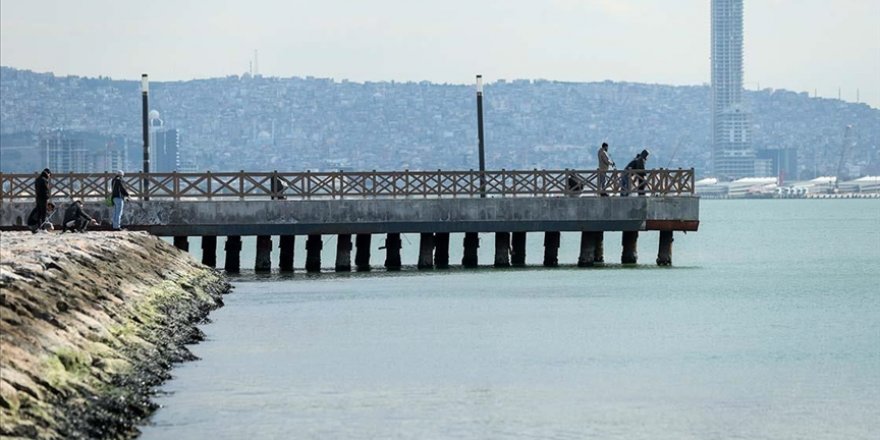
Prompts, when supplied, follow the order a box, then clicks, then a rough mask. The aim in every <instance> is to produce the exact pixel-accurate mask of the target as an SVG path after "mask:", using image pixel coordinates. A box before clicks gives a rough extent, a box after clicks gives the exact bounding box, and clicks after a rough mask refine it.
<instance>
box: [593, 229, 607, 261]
mask: <svg viewBox="0 0 880 440" xmlns="http://www.w3.org/2000/svg"><path fill="white" fill-rule="evenodd" d="M594 234H596V253H595V254H593V263H604V262H605V244H604V242H605V232H603V231H596V232H594Z"/></svg>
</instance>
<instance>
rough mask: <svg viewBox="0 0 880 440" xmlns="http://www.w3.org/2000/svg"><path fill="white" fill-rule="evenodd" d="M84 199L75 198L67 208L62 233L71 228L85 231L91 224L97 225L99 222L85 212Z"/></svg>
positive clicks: (74, 230) (76, 230) (62, 223)
mask: <svg viewBox="0 0 880 440" xmlns="http://www.w3.org/2000/svg"><path fill="white" fill-rule="evenodd" d="M82 204H83V203H82V201H81V200H74V201H73V203H71V204H70V206H68V207H67V209H65V210H64V220H62V222H61V233H62V234H63V233H65V232H67V230H68V229H69V230H71V231H73V232H85V231H86V229H88V227H89V225H97V224H98V222H97V221H96V220H95V219H93V218H92V217H91V216H89V215H88V214H86V213H85V212H83V210H82Z"/></svg>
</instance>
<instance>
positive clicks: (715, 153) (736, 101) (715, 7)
mask: <svg viewBox="0 0 880 440" xmlns="http://www.w3.org/2000/svg"><path fill="white" fill-rule="evenodd" d="M742 95H743V0H712V161H713V164H714V167H715V175H716V176H717V177H719V178H722V179H737V178H740V177H748V176H752V175H754V172H755V152H754V150H752V147H751V130H750V126H749V119H750V117H749V116H750V115H749V112H748V111H747V110H746V108H745V107H744V106H743V102H742Z"/></svg>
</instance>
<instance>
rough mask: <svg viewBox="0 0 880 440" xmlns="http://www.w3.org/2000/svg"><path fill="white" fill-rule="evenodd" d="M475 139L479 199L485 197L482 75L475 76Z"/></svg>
mask: <svg viewBox="0 0 880 440" xmlns="http://www.w3.org/2000/svg"><path fill="white" fill-rule="evenodd" d="M477 137H478V138H479V142H480V197H481V198H485V197H486V151H485V144H484V142H483V75H477Z"/></svg>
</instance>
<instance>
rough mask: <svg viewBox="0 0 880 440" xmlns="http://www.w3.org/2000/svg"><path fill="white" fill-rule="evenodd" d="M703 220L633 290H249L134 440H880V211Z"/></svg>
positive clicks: (568, 238) (469, 276) (368, 283)
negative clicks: (668, 261)
mask: <svg viewBox="0 0 880 440" xmlns="http://www.w3.org/2000/svg"><path fill="white" fill-rule="evenodd" d="M701 211H702V213H701V220H702V223H701V225H700V231H699V232H697V233H690V234H687V235H684V234H676V237H675V246H674V252H673V262H674V263H675V267H672V268H657V267H656V266H654V259H655V258H656V252H657V234H656V233H643V234H641V236H640V238H639V258H640V262H641V264H639V265H638V267H635V268H623V267H621V266H620V265H617V264H609V265H607V266H606V267H604V268H595V269H579V268H576V267H572V266H568V267H561V268H557V269H543V268H538V267H533V268H528V269H521V270H495V269H492V268H488V267H487V268H484V269H479V270H471V271H467V270H462V269H451V270H449V271H434V272H418V271H416V270H415V269H405V270H404V271H403V272H400V273H394V274H391V273H384V272H381V271H376V272H373V273H370V274H345V275H340V276H337V275H334V274H331V273H325V274H321V275H320V276H307V275H305V274H303V273H301V272H299V273H297V274H295V275H294V276H292V277H280V276H278V275H272V276H260V277H258V276H255V275H253V274H245V275H243V276H242V277H241V278H239V279H237V280H236V282H235V283H234V284H235V290H234V291H233V292H232V293H231V294H229V295H228V296H226V298H225V301H226V306H225V307H223V308H222V309H219V310H217V311H216V312H214V313H213V314H212V315H211V318H212V320H213V323H212V324H208V325H205V326H203V327H202V329H203V330H204V331H205V333H206V334H207V340H206V341H205V342H203V343H201V344H199V345H195V346H192V347H191V349H192V351H193V352H194V353H195V354H196V355H197V356H199V357H200V358H201V360H199V361H196V362H190V363H186V364H182V365H178V366H177V367H176V368H175V369H174V371H173V373H174V379H173V380H171V381H170V382H168V383H167V384H166V385H165V386H164V387H163V388H162V392H163V394H162V395H161V396H160V397H159V398H158V399H157V400H158V402H159V403H160V404H161V405H162V406H163V408H162V409H160V410H159V411H158V412H157V413H156V414H155V416H154V417H153V418H152V420H151V422H150V425H148V426H145V427H143V436H142V438H144V439H212V440H219V439H287V438H292V439H297V438H314V439H335V438H344V439H349V438H353V439H368V438H369V439H386V438H404V439H410V438H418V439H506V438H547V439H582V438H602V439H730V438H742V439H848V440H849V439H876V438H878V437H877V433H878V432H880V202H878V201H876V200H752V201H727V200H725V201H711V200H709V201H703V202H702V206H701ZM481 237H483V238H482V247H481V250H480V251H481V254H480V258H481V262H482V263H485V264H491V262H492V252H493V249H494V247H493V242H492V235H491V234H482V235H481ZM373 241H374V247H378V246H380V245H381V244H382V243H381V241H382V240H381V239H380V238H379V237H378V236H375V237H374V240H373ZM408 241H409V242H408ZM408 241H407V240H404V263H407V262H408V263H410V264H414V263H415V260H416V255H417V252H418V250H417V247H418V242H417V236H410V237H408ZM303 242H304V240H300V241H298V242H297V250H296V251H297V253H298V255H297V260H296V261H297V264H298V266H299V267H301V266H302V259H303V258H302V257H303V255H304V253H305V252H304V250H303V249H302V247H303V245H304V243H303ZM452 243H453V244H454V245H455V246H451V247H452V249H451V253H452V260H451V261H456V259H459V260H460V255H461V250H460V249H459V248H460V244H461V238H460V237H453V239H452ZM246 244H247V243H246ZM542 244H543V237H542V236H541V235H539V234H530V236H529V252H530V254H529V255H528V261H529V263H530V264H538V263H539V262H540V260H541V255H542V254H541V252H542V247H541V246H542ZM619 244H620V235H619V234H606V238H605V259H606V261H609V262H614V261H620V245H619ZM276 246H277V244H276ZM191 247H192V248H194V249H198V248H199V246H198V242H192V243H191ZM251 247H252V245H250V246H248V249H250V248H251ZM324 247H325V249H327V250H329V252H325V254H324V262H325V265H328V264H330V265H332V262H333V259H332V258H333V249H335V242H334V241H332V240H330V239H327V240H325V245H324ZM218 248H219V249H222V244H220V245H218ZM577 248H578V235H577V234H563V238H562V248H561V249H560V262H561V263H569V264H571V263H575V262H576V261H577ZM276 252H277V250H276ZM373 254H374V258H373V263H374V264H376V265H381V262H382V258H384V252H380V251H379V250H374V252H373ZM219 256H220V257H222V255H219ZM245 258H250V260H247V259H246V260H245V261H243V263H247V264H252V259H253V257H252V254H251V256H250V257H247V256H245ZM220 261H221V265H222V258H220Z"/></svg>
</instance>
